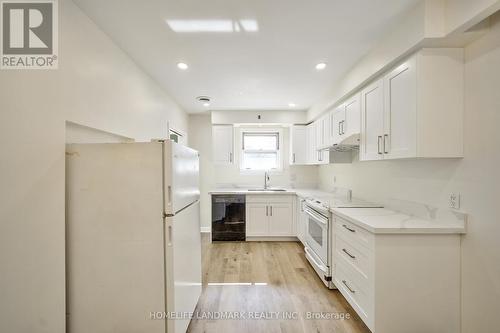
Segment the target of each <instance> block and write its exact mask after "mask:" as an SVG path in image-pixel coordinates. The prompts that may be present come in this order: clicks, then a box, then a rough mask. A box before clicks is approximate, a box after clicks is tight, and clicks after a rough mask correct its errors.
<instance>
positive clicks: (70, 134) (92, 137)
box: [66, 121, 134, 143]
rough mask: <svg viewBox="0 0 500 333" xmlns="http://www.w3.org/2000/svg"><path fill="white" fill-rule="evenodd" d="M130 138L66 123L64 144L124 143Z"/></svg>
mask: <svg viewBox="0 0 500 333" xmlns="http://www.w3.org/2000/svg"><path fill="white" fill-rule="evenodd" d="M133 141H134V140H133V139H131V138H127V137H125V136H120V135H117V134H113V133H109V132H106V131H101V130H98V129H95V128H91V127H87V126H83V125H79V124H75V123H72V122H70V121H66V143H125V142H133Z"/></svg>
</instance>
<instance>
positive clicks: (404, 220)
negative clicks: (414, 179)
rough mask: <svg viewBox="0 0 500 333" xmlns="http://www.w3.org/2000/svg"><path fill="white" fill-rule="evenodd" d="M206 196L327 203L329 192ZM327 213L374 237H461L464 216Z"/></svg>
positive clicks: (388, 211)
mask: <svg viewBox="0 0 500 333" xmlns="http://www.w3.org/2000/svg"><path fill="white" fill-rule="evenodd" d="M209 194H212V195H214V194H215V195H217V194H242V195H252V194H256V195H262V194H264V195H297V196H298V197H301V198H316V199H318V198H322V199H324V200H325V199H326V200H328V198H332V197H333V193H331V192H327V191H322V190H318V189H305V188H302V189H300V188H299V189H295V188H294V189H292V188H285V191H255V190H249V189H248V188H237V187H234V188H233V187H228V188H217V189H214V190H212V191H210V192H209ZM330 202H331V201H330ZM330 207H331V208H330V212H332V213H333V214H335V215H338V216H339V217H341V218H344V219H346V220H347V221H349V222H351V223H353V224H355V225H357V226H359V227H361V228H363V229H365V230H367V231H369V232H371V233H374V234H464V233H465V232H466V217H467V216H466V214H463V213H459V212H455V213H453V214H454V215H456V216H454V217H453V218H452V219H449V218H448V219H440V218H436V219H426V218H419V217H416V216H412V215H408V214H405V213H402V212H399V211H395V210H391V209H387V208H336V207H334V205H331V206H330Z"/></svg>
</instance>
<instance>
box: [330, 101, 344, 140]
mask: <svg viewBox="0 0 500 333" xmlns="http://www.w3.org/2000/svg"><path fill="white" fill-rule="evenodd" d="M344 122H345V105H344V104H342V105H340V106H338V107H337V108H336V109H335V111H334V112H333V127H332V133H333V142H332V145H336V144H338V143H339V142H340V140H341V138H342V133H343V132H342V130H343V124H344Z"/></svg>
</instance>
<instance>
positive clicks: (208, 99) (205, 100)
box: [196, 96, 210, 103]
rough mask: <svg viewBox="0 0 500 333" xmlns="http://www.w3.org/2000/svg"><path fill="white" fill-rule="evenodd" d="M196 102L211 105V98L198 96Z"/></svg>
mask: <svg viewBox="0 0 500 333" xmlns="http://www.w3.org/2000/svg"><path fill="white" fill-rule="evenodd" d="M196 100H197V101H198V102H201V103H210V97H208V96H198V97H196Z"/></svg>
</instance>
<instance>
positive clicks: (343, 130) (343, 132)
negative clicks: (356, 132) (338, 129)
mask: <svg viewBox="0 0 500 333" xmlns="http://www.w3.org/2000/svg"><path fill="white" fill-rule="evenodd" d="M344 124H345V120H342V134H345V128H344Z"/></svg>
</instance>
